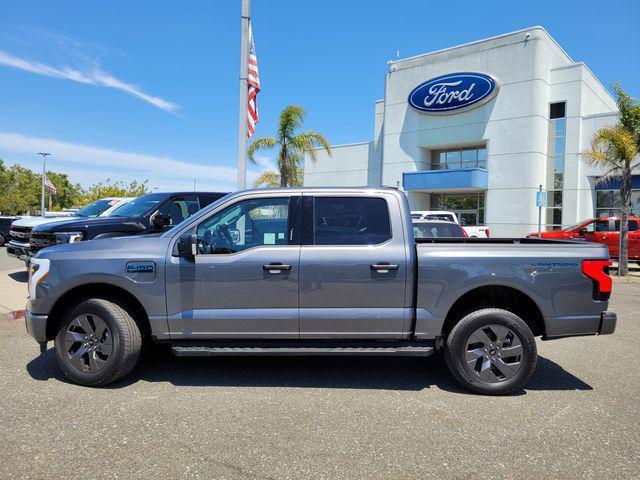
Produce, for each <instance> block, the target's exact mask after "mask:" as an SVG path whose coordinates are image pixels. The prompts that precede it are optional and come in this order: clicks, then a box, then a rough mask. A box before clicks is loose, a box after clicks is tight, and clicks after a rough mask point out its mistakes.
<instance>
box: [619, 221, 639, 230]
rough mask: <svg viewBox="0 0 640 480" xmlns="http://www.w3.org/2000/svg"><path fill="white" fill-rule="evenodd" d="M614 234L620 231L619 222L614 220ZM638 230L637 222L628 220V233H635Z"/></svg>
mask: <svg viewBox="0 0 640 480" xmlns="http://www.w3.org/2000/svg"><path fill="white" fill-rule="evenodd" d="M615 228H616V232H619V231H620V220H616V227H615ZM636 230H638V222H637V221H636V220H629V231H630V232H635V231H636Z"/></svg>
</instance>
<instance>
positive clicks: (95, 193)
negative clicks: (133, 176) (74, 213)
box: [82, 178, 149, 204]
mask: <svg viewBox="0 0 640 480" xmlns="http://www.w3.org/2000/svg"><path fill="white" fill-rule="evenodd" d="M147 182H148V180H145V181H143V182H138V181H137V180H133V181H132V182H131V183H129V184H128V185H127V184H126V183H124V182H113V183H111V179H110V178H107V180H106V181H105V183H97V184H95V185H92V186H91V187H89V189H88V190H86V191H84V192H83V195H82V200H83V203H85V204H89V203H91V202H94V201H96V200H98V199H99V198H104V197H139V196H140V195H143V194H145V193H147V192H148V191H149V187H148V186H147Z"/></svg>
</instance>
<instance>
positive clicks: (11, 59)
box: [0, 50, 179, 113]
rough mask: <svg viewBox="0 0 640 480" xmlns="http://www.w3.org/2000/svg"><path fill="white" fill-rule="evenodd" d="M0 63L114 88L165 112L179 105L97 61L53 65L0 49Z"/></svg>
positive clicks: (55, 76) (40, 73)
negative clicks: (112, 72) (105, 70)
mask: <svg viewBox="0 0 640 480" xmlns="http://www.w3.org/2000/svg"><path fill="white" fill-rule="evenodd" d="M0 65H4V66H7V67H12V68H17V69H19V70H24V71H27V72H30V73H35V74H37V75H45V76H47V77H54V78H62V79H66V80H72V81H74V82H79V83H86V84H89V85H96V86H101V87H107V88H114V89H116V90H121V91H123V92H126V93H128V94H129V95H133V96H134V97H136V98H139V99H140V100H142V101H144V102H147V103H150V104H151V105H154V106H156V107H158V108H160V109H162V110H164V111H166V112H170V113H175V112H176V111H177V110H178V108H179V106H178V105H177V104H175V103H172V102H169V101H168V100H165V99H163V98H160V97H156V96H153V95H150V94H148V93H145V92H143V91H142V90H141V89H140V87H138V86H137V85H134V84H131V83H126V82H124V81H122V80H120V79H118V78H116V77H114V76H113V75H110V74H108V73H107V72H104V71H103V70H102V69H101V68H100V65H99V64H98V63H97V61H91V62H89V63H88V64H87V65H85V67H84V68H82V69H78V68H71V67H67V66H64V67H53V66H50V65H47V64H45V63H41V62H37V61H33V60H28V59H25V58H21V57H17V56H15V55H12V54H10V53H7V52H4V51H2V50H0Z"/></svg>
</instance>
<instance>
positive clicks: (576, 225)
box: [562, 220, 586, 232]
mask: <svg viewBox="0 0 640 480" xmlns="http://www.w3.org/2000/svg"><path fill="white" fill-rule="evenodd" d="M585 223H586V220H582V221H581V222H580V223H576V224H575V225H571V226H570V227H567V228H563V229H562V230H564V231H565V232H570V231H571V230H575V229H576V228H578V227H580V226H582V225H584V224H585Z"/></svg>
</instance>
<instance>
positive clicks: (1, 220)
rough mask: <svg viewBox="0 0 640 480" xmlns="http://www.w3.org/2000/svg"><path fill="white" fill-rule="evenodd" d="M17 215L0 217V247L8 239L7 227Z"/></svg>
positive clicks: (8, 227)
mask: <svg viewBox="0 0 640 480" xmlns="http://www.w3.org/2000/svg"><path fill="white" fill-rule="evenodd" d="M17 219H18V217H0V247H1V246H3V245H4V244H5V242H6V241H7V240H9V229H10V227H11V224H12V223H13V222H14V220H17Z"/></svg>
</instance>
